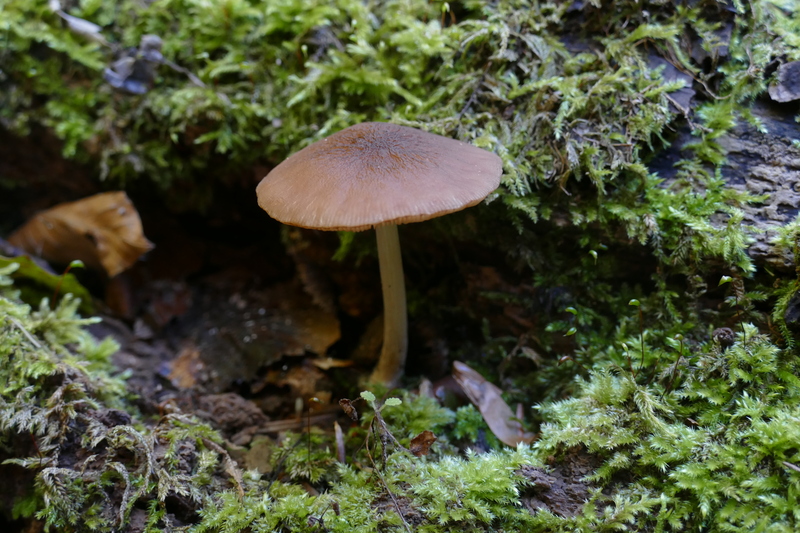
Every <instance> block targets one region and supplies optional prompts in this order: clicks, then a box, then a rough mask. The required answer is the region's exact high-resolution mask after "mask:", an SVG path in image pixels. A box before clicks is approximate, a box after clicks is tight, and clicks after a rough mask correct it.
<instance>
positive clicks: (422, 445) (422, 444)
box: [408, 429, 436, 457]
mask: <svg viewBox="0 0 800 533" xmlns="http://www.w3.org/2000/svg"><path fill="white" fill-rule="evenodd" d="M434 442H436V435H434V434H433V432H431V431H428V430H427V429H426V430H425V431H423V432H422V433H420V434H419V435H417V436H416V437H414V438H413V439H411V445H410V446H409V447H408V449H409V450H411V453H413V454H414V455H416V456H417V457H422V456H423V455H428V454H429V453H430V451H431V445H432V444H433V443H434Z"/></svg>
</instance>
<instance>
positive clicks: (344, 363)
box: [311, 357, 353, 370]
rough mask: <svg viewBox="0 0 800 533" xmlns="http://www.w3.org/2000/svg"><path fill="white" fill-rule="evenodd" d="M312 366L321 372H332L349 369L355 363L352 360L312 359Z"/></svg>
mask: <svg viewBox="0 0 800 533" xmlns="http://www.w3.org/2000/svg"><path fill="white" fill-rule="evenodd" d="M311 364H312V365H314V366H315V367H317V368H319V369H320V370H330V369H331V368H347V367H348V366H353V361H351V360H350V359H334V358H333V357H322V358H317V359H312V360H311Z"/></svg>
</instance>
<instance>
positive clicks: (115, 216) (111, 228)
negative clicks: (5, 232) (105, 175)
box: [8, 191, 153, 277]
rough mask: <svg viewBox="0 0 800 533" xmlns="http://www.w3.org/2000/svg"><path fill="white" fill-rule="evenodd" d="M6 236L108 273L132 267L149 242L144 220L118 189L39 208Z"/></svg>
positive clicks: (45, 254)
mask: <svg viewBox="0 0 800 533" xmlns="http://www.w3.org/2000/svg"><path fill="white" fill-rule="evenodd" d="M8 242H10V243H11V244H13V245H14V246H17V247H19V248H22V249H23V250H25V251H26V252H28V253H30V254H33V255H37V256H39V257H42V258H43V259H46V260H47V261H51V262H54V263H62V264H67V263H69V262H70V261H72V260H74V259H79V260H81V261H83V262H84V263H85V264H86V266H87V267H89V268H94V269H97V270H100V269H102V270H105V272H106V273H107V274H108V275H109V277H114V276H116V275H117V274H119V273H120V272H122V271H124V270H127V269H128V268H130V267H131V266H132V265H133V264H134V263H135V262H136V260H137V259H138V258H139V257H140V256H141V255H142V254H144V253H145V252H147V251H149V250H151V249H152V248H153V244H152V243H151V242H150V241H148V240H147V238H145V236H144V234H143V232H142V221H141V219H140V218H139V213H138V212H137V211H136V209H135V208H134V207H133V204H132V203H131V201H130V199H128V196H127V195H126V194H125V193H124V192H121V191H118V192H106V193H101V194H96V195H94V196H90V197H88V198H84V199H82V200H78V201H76V202H69V203H64V204H59V205H57V206H55V207H53V208H51V209H48V210H47V211H44V212H42V213H39V214H38V215H36V216H34V217H33V218H31V219H30V220H29V221H28V222H26V223H25V225H24V226H22V227H21V228H20V229H18V230H17V231H15V232H14V233H13V234H12V235H11V236H10V237H9V238H8Z"/></svg>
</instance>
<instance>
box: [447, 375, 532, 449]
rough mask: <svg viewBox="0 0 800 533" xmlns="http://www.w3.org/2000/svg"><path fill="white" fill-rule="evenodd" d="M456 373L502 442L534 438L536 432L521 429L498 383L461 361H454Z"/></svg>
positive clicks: (514, 442) (526, 441)
mask: <svg viewBox="0 0 800 533" xmlns="http://www.w3.org/2000/svg"><path fill="white" fill-rule="evenodd" d="M453 377H454V378H455V380H456V381H458V384H459V385H461V388H462V389H464V392H465V393H466V394H467V396H468V397H469V399H470V401H472V403H473V404H475V407H477V408H478V410H479V411H480V412H481V415H483V419H484V420H486V423H487V424H488V425H489V429H491V430H492V433H494V434H495V436H496V437H497V438H498V439H500V441H501V442H503V443H504V444H507V445H509V446H516V445H518V444H520V443H523V442H525V443H528V442H532V441H533V440H534V438H535V436H534V435H533V433H528V432H526V431H524V430H523V429H522V424H520V423H519V420H518V419H516V418H515V416H514V413H513V411H511V408H510V407H509V406H508V404H507V403H506V402H505V401H504V400H503V398H502V396H501V394H502V391H501V390H500V389H499V388H498V387H497V386H496V385H494V384H492V383H490V382H488V381H486V378H484V377H483V376H481V375H480V374H479V373H477V372H476V371H475V370H473V369H472V368H470V367H469V366H468V365H466V364H465V363H462V362H461V361H454V362H453Z"/></svg>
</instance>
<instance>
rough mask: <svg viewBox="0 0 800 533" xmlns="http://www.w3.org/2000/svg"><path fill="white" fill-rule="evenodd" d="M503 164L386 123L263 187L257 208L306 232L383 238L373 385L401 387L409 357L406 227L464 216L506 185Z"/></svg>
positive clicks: (300, 156) (347, 136)
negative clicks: (402, 232) (380, 330)
mask: <svg viewBox="0 0 800 533" xmlns="http://www.w3.org/2000/svg"><path fill="white" fill-rule="evenodd" d="M501 174H502V160H501V159H500V158H499V157H498V156H497V155H495V154H493V153H491V152H488V151H486V150H483V149H481V148H477V147H475V146H472V145H470V144H467V143H464V142H460V141H457V140H454V139H449V138H446V137H442V136H440V135H435V134H432V133H427V132H424V131H420V130H417V129H414V128H409V127H405V126H398V125H396V124H388V123H384V122H366V123H362V124H356V125H355V126H351V127H349V128H346V129H344V130H342V131H339V132H338V133H334V134H333V135H331V136H330V137H327V138H325V139H322V140H320V141H318V142H316V143H314V144H312V145H310V146H307V147H306V148H303V149H302V150H300V151H299V152H296V153H294V154H292V155H291V156H289V158H287V159H286V160H285V161H283V162H282V163H281V164H279V165H278V166H277V167H275V168H274V169H272V171H271V172H270V173H269V174H268V175H267V176H266V177H265V178H264V179H263V180H261V183H259V185H258V187H257V188H256V193H257V195H258V205H259V206H261V208H262V209H264V210H265V211H266V212H267V213H268V214H269V215H270V216H271V217H272V218H275V219H276V220H279V221H280V222H283V223H284V224H289V225H292V226H299V227H302V228H311V229H318V230H331V231H363V230H367V229H370V228H375V233H376V236H377V241H378V262H379V265H380V272H381V284H382V289H383V309H384V337H383V348H382V351H381V355H380V358H379V359H378V364H377V366H376V367H375V369H374V370H373V372H372V376H371V378H370V379H371V381H373V382H379V383H385V384H387V385H394V384H396V383H397V381H398V380H399V378H400V377H401V376H402V374H403V369H404V366H405V360H406V352H407V348H408V339H407V318H406V294H405V281H404V279H403V264H402V260H401V256H400V240H399V238H398V233H397V224H404V223H406V222H418V221H422V220H428V219H431V218H435V217H438V216H440V215H444V214H447V213H452V212H454V211H460V210H461V209H464V208H466V207H470V206H473V205H475V204H477V203H478V202H480V201H481V200H483V199H484V198H485V197H486V196H487V195H488V194H489V193H490V192H492V191H493V190H495V189H496V188H497V187H498V185H499V184H500V175H501Z"/></svg>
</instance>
